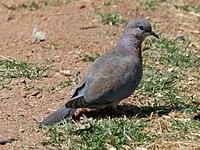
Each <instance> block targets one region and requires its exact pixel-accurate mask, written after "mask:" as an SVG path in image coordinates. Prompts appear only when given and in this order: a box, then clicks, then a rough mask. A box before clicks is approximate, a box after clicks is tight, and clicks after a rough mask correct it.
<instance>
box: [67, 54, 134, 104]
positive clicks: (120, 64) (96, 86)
mask: <svg viewBox="0 0 200 150" xmlns="http://www.w3.org/2000/svg"><path fill="white" fill-rule="evenodd" d="M109 55H110V54H107V55H106V57H104V56H103V57H102V58H100V59H99V60H97V61H96V62H94V63H93V64H92V66H91V67H90V68H89V70H88V72H87V73H86V76H85V78H84V79H83V81H82V82H81V84H80V85H79V86H78V88H77V89H76V91H75V93H74V95H73V97H72V99H71V100H70V101H68V102H67V104H66V106H67V107H71V108H80V107H94V106H97V105H99V106H101V105H106V104H108V103H113V102H115V99H112V98H111V99H106V97H109V95H110V94H111V93H112V94H113V93H114V92H115V91H117V89H119V88H121V87H122V86H124V85H126V84H129V83H130V81H131V80H132V79H131V78H132V77H134V76H135V75H134V74H137V72H136V71H137V69H134V68H137V67H138V66H137V65H138V64H137V61H136V60H135V59H134V57H132V56H131V55H126V56H123V57H120V56H116V55H115V56H112V57H109ZM112 55H113V54H112ZM102 98H105V99H102Z"/></svg>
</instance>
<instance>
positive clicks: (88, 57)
mask: <svg viewBox="0 0 200 150" xmlns="http://www.w3.org/2000/svg"><path fill="white" fill-rule="evenodd" d="M99 56H100V55H99V54H97V53H96V54H95V56H91V55H88V54H86V55H85V56H84V58H83V59H82V61H85V62H93V61H95V59H97V58H98V57H99Z"/></svg>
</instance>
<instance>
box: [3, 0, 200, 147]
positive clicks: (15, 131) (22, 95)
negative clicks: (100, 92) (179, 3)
mask: <svg viewBox="0 0 200 150" xmlns="http://www.w3.org/2000/svg"><path fill="white" fill-rule="evenodd" d="M24 2H27V1H25V0H20V1H17V2H16V1H14V0H10V1H7V0H1V2H0V3H1V5H0V14H1V15H0V29H1V31H0V57H1V58H0V59H6V58H8V59H13V60H17V61H28V62H30V63H34V64H37V65H45V66H52V68H53V70H50V71H49V73H48V76H47V77H45V78H41V79H37V80H30V79H26V78H20V79H12V81H11V86H10V88H4V89H1V90H0V123H1V126H0V140H1V141H2V140H3V139H5V140H6V139H11V143H7V144H5V145H0V149H18V148H19V147H21V146H29V147H32V148H36V149H44V147H43V146H42V144H41V142H42V141H43V140H44V139H45V138H46V137H45V135H44V134H43V131H42V130H40V129H39V128H38V121H41V120H42V118H43V117H45V116H47V115H48V114H49V113H50V112H52V111H53V110H55V109H56V108H58V107H59V106H60V105H62V104H64V103H65V102H66V101H67V100H68V99H69V97H70V94H71V92H72V90H73V88H74V87H75V84H73V85H72V86H67V87H64V88H57V85H58V83H59V81H64V80H67V76H66V75H64V74H63V73H62V71H66V70H70V77H71V78H74V77H75V75H76V73H77V72H79V71H80V72H81V76H82V75H83V74H84V72H85V68H87V67H88V65H89V64H90V63H88V62H83V61H82V59H83V57H84V56H85V54H93V53H98V54H102V53H104V52H105V51H107V50H108V49H110V48H112V47H113V46H114V45H115V44H116V43H117V41H118V40H119V38H120V36H121V35H122V32H123V26H109V25H103V24H102V23H101V22H100V21H99V20H98V19H97V13H98V12H106V11H109V12H115V11H117V12H120V14H121V15H122V16H123V18H126V19H128V20H129V19H132V18H136V17H144V18H148V19H149V20H150V22H151V23H152V24H153V25H155V26H156V30H157V31H159V32H162V35H163V36H167V37H169V38H175V37H176V36H177V35H178V34H184V35H186V36H188V37H190V38H191V40H192V44H193V46H194V47H195V48H194V49H196V50H197V49H199V48H200V46H199V44H198V42H199V39H200V36H199V35H200V16H199V14H195V13H191V14H188V13H187V12H186V13H180V10H179V9H176V8H175V7H171V6H169V5H168V4H165V3H162V4H159V6H157V7H160V8H162V9H158V10H157V11H146V10H145V6H144V4H142V5H141V3H140V2H138V1H135V0H134V1H133V0H127V1H123V0H116V2H115V4H114V5H112V6H104V5H103V2H102V1H100V0H78V1H71V2H69V3H66V4H61V5H58V6H53V5H47V6H43V7H42V8H40V9H38V10H36V11H30V10H27V9H17V10H9V9H7V8H6V7H5V6H4V5H3V4H7V5H14V4H17V3H19V4H21V3H24ZM189 2H190V3H191V4H193V3H194V4H199V1H198V0H197V1H192V0H190V1H188V3H189ZM34 28H37V29H38V31H43V32H46V34H47V38H46V40H45V41H44V42H36V43H34V44H32V43H31V38H30V37H31V34H32V31H33V29H34ZM197 37H198V38H197ZM52 43H53V44H56V45H57V46H58V48H57V49H45V48H44V46H48V45H50V44H52ZM194 53H195V51H194ZM31 86H37V87H42V88H43V89H44V88H47V87H51V86H53V87H55V89H53V90H35V89H30V90H27V89H26V88H27V87H31ZM126 102H129V103H131V104H134V105H136V104H137V101H135V99H134V98H133V96H132V97H130V98H128V99H127V100H126Z"/></svg>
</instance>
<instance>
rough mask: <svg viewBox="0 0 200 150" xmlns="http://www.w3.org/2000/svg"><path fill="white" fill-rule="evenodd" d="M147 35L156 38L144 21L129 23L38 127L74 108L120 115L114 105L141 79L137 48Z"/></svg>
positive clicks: (70, 114) (53, 121)
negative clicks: (72, 91)
mask: <svg viewBox="0 0 200 150" xmlns="http://www.w3.org/2000/svg"><path fill="white" fill-rule="evenodd" d="M149 35H153V36H154V37H156V38H159V37H158V35H157V34H156V33H155V32H153V31H152V27H151V25H150V23H149V22H148V21H147V20H146V19H142V18H138V19H134V20H131V21H129V22H128V24H127V25H126V27H125V30H124V33H123V35H122V37H121V39H120V40H119V42H118V44H117V45H116V46H115V47H114V48H112V49H110V50H109V51H107V52H106V53H104V54H103V55H101V56H100V57H99V58H97V59H96V60H95V61H94V62H93V63H92V64H91V65H90V66H89V68H88V70H87V71H86V73H85V76H84V77H83V78H82V80H81V82H80V83H79V84H78V86H77V87H76V89H75V90H74V93H73V94H72V96H71V98H70V99H69V100H68V101H67V102H66V103H65V104H64V105H63V106H61V107H60V108H59V109H57V110H56V111H55V112H53V113H52V114H50V115H49V116H48V117H46V118H45V119H43V121H42V122H41V123H40V125H39V127H43V126H47V125H53V124H55V123H58V122H60V121H61V120H62V119H65V120H68V119H69V118H70V117H71V116H72V115H73V114H74V112H75V111H76V110H77V109H78V108H95V109H98V110H99V109H104V108H106V107H109V108H112V109H114V110H115V111H117V112H119V113H123V111H122V110H120V109H119V108H118V107H117V105H118V104H119V102H121V101H122V100H123V99H125V98H127V97H129V96H130V95H132V94H133V92H134V91H135V89H136V88H137V87H138V85H139V83H140V81H141V79H142V74H143V69H142V52H141V47H142V42H143V41H144V39H145V37H147V36H149Z"/></svg>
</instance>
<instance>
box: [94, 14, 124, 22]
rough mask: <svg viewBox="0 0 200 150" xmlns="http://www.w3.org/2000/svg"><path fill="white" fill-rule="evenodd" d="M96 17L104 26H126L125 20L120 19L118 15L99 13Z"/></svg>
mask: <svg viewBox="0 0 200 150" xmlns="http://www.w3.org/2000/svg"><path fill="white" fill-rule="evenodd" d="M98 16H99V17H100V20H101V22H102V23H104V24H109V25H120V24H123V25H124V24H126V23H127V20H124V19H122V17H121V15H120V14H119V13H116V12H114V13H110V12H109V13H99V14H98Z"/></svg>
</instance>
